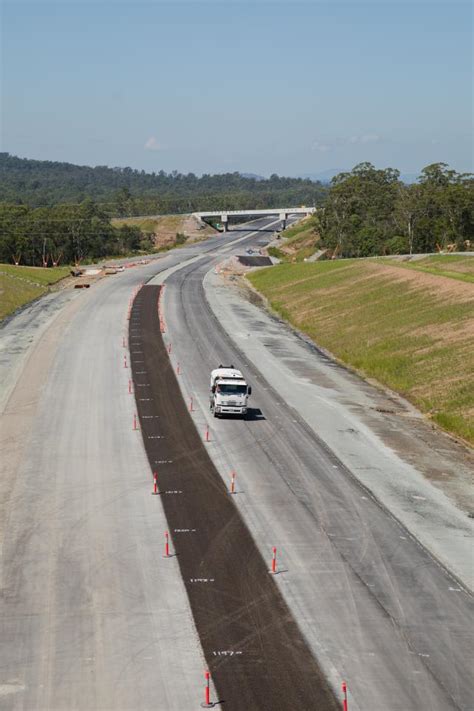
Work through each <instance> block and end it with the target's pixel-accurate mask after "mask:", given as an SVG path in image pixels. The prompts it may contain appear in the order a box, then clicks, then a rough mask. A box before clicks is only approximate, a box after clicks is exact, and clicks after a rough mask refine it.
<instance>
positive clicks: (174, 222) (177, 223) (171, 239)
mask: <svg viewBox="0 0 474 711" xmlns="http://www.w3.org/2000/svg"><path fill="white" fill-rule="evenodd" d="M191 222H192V221H191ZM112 224H113V225H114V227H120V226H121V225H132V226H135V227H139V228H140V229H141V231H142V232H144V233H145V234H147V235H154V242H155V246H156V247H157V248H158V249H159V248H161V247H170V246H174V244H175V239H176V234H177V233H178V232H180V233H182V234H186V235H187V236H188V237H191V241H193V239H192V238H195V239H205V238H206V237H209V236H212V235H214V234H215V230H213V229H212V228H210V227H206V228H205V229H202V230H197V223H196V225H194V226H193V227H194V229H193V230H191V232H190V228H189V227H190V220H189V215H157V216H149V217H123V218H122V217H121V218H114V219H112Z"/></svg>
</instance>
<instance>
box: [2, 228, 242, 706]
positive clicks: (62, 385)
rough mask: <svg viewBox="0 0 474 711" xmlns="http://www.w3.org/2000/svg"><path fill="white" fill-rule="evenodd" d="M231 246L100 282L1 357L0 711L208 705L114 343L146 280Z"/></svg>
mask: <svg viewBox="0 0 474 711" xmlns="http://www.w3.org/2000/svg"><path fill="white" fill-rule="evenodd" d="M236 237H240V235H231V236H230V237H226V238H223V239H222V238H215V241H211V242H210V243H209V242H208V243H206V244H198V245H195V246H194V247H190V248H189V249H180V250H176V251H175V252H173V253H172V254H170V255H169V256H167V257H165V258H163V259H160V260H158V261H154V262H153V263H151V264H149V265H148V266H146V267H139V268H138V267H137V268H135V269H130V270H127V271H125V272H124V273H121V274H117V275H115V276H112V277H110V278H108V279H104V280H103V281H101V282H100V283H98V284H96V285H95V286H93V287H92V288H91V289H90V290H87V291H86V292H81V293H80V294H79V295H77V296H76V295H75V297H74V299H73V300H72V301H70V302H69V303H67V304H65V305H64V308H63V309H62V310H61V311H60V312H59V315H56V317H55V318H54V320H52V321H51V323H50V325H49V328H47V329H46V330H45V331H44V333H43V334H42V336H41V338H39V339H38V342H37V344H36V347H35V348H34V350H33V351H32V352H31V353H29V354H28V357H26V356H25V357H23V356H21V354H20V355H18V353H16V350H17V349H15V348H10V349H9V351H8V352H9V357H10V358H11V361H10V364H11V366H12V367H11V370H10V373H11V379H12V380H15V378H16V376H18V374H19V373H21V376H20V377H19V378H18V380H17V382H16V385H15V387H14V388H13V391H12V393H11V395H10V397H9V399H8V402H7V404H6V407H5V411H4V413H3V416H2V420H1V430H2V431H1V438H2V462H1V466H2V471H1V476H0V482H1V484H0V487H1V494H2V509H1V519H0V533H1V537H2V539H3V546H2V561H1V564H2V566H1V590H2V596H1V601H0V708H2V709H22V710H25V711H26V710H28V711H43V710H47V709H48V710H54V711H66V710H68V709H83V710H84V711H92V710H93V709H97V710H99V709H100V710H101V711H102V710H104V711H105V710H106V709H107V710H108V709H114V710H117V709H127V710H130V711H132V710H134V709H150V711H151V710H152V709H153V710H156V709H163V710H165V709H166V710H167V709H175V710H176V711H183V710H184V711H186V710H187V709H194V708H196V706H197V705H198V703H199V702H200V701H201V700H202V698H203V683H204V680H203V670H204V660H203V656H202V653H201V647H200V643H199V640H198V637H197V635H196V633H195V629H194V624H193V620H192V616H191V614H190V609H189V605H188V601H187V597H186V594H185V590H184V586H183V584H182V581H181V579H180V577H179V572H178V567H177V564H176V562H174V561H173V562H172V564H171V565H169V564H168V561H166V563H167V564H166V565H164V561H163V558H162V532H163V530H165V529H166V521H165V517H164V514H163V510H162V507H161V505H160V502H159V501H156V499H154V497H152V496H150V491H151V473H150V469H149V466H148V462H147V460H146V457H145V453H144V449H143V444H142V440H141V435H140V432H134V431H133V430H132V421H133V414H134V411H135V406H134V397H133V396H131V395H129V393H128V379H129V378H130V377H131V376H130V368H129V367H128V368H124V363H123V359H124V356H126V357H127V358H128V359H129V353H128V350H127V349H124V348H123V341H122V339H123V337H124V336H126V335H127V332H128V321H127V318H126V315H127V308H128V304H129V299H130V297H131V295H132V293H133V291H134V289H135V288H136V287H138V286H139V284H140V283H142V282H143V280H145V279H147V278H149V277H150V276H152V275H153V274H156V272H157V271H158V270H159V269H162V268H165V267H166V266H170V265H173V264H176V263H178V262H181V261H186V260H187V259H190V258H192V257H193V255H196V254H200V253H206V251H209V250H214V249H216V248H217V247H218V245H221V244H225V243H226V242H227V243H228V242H229V240H231V239H235V238H236ZM61 298H63V297H61ZM66 301H67V300H66ZM22 318H23V317H22ZM23 320H24V318H23ZM32 322H33V323H34V319H33V321H32ZM16 328H17V325H16V323H15V319H13V320H12V321H11V322H10V323H9V324H8V327H6V328H5V329H4V330H3V333H2V336H3V337H4V338H6V337H7V336H8V337H9V338H10V340H12V338H11V334H12V333H13V332H14V329H16ZM25 333H26V331H25ZM29 335H30V336H31V337H33V331H30V333H29ZM17 345H18V348H20V346H21V343H20V341H17ZM20 350H21V348H20ZM4 353H6V351H4ZM20 356H21V360H22V361H23V362H19V361H18V358H19V357H20ZM5 359H6V361H7V360H8V356H7V355H5ZM25 361H26V363H25ZM4 365H6V366H7V367H8V362H6V363H4Z"/></svg>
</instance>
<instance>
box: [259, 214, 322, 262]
mask: <svg viewBox="0 0 474 711" xmlns="http://www.w3.org/2000/svg"><path fill="white" fill-rule="evenodd" d="M316 219H317V218H315V217H310V218H308V219H306V220H302V221H301V222H298V223H297V224H296V225H294V226H293V227H289V228H288V229H287V230H284V231H283V232H282V233H281V239H280V240H279V243H278V246H277V247H273V248H270V250H269V253H270V254H273V256H275V257H278V258H279V259H282V260H283V261H285V262H302V261H303V260H304V259H305V258H306V257H310V256H311V255H312V254H314V252H315V251H316V243H317V241H318V240H319V234H318V232H317V222H316Z"/></svg>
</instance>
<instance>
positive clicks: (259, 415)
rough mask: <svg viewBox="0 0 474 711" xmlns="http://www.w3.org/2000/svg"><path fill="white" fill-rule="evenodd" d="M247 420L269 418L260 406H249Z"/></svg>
mask: <svg viewBox="0 0 474 711" xmlns="http://www.w3.org/2000/svg"><path fill="white" fill-rule="evenodd" d="M245 419H246V420H250V421H252V420H253V421H255V420H266V419H267V418H266V417H265V415H264V414H263V412H262V411H261V409H260V408H259V407H249V408H248V409H247V416H246V418H245Z"/></svg>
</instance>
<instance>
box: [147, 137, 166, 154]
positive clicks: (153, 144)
mask: <svg viewBox="0 0 474 711" xmlns="http://www.w3.org/2000/svg"><path fill="white" fill-rule="evenodd" d="M143 148H145V150H147V151H160V150H161V148H162V147H161V146H160V144H159V143H158V141H157V140H156V138H155V137H154V136H150V138H149V139H148V141H147V142H146V143H145V145H144V146H143Z"/></svg>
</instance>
